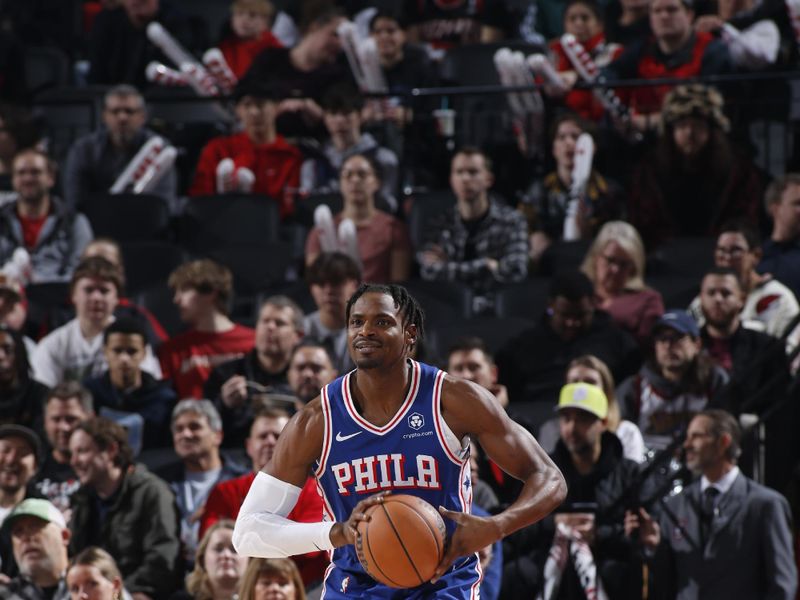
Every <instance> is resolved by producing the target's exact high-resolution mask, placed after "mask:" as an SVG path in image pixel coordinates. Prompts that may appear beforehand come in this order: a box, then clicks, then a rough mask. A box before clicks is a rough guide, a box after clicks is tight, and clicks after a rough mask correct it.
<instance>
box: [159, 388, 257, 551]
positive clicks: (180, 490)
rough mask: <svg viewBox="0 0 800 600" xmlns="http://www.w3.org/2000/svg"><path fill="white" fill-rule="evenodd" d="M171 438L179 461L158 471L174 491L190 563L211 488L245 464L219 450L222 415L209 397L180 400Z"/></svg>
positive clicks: (231, 476) (240, 472)
mask: <svg viewBox="0 0 800 600" xmlns="http://www.w3.org/2000/svg"><path fill="white" fill-rule="evenodd" d="M171 427H172V442H173V448H174V449H175V454H177V455H178V458H179V459H180V462H177V463H173V464H169V465H166V466H164V467H162V468H160V469H158V470H157V471H156V474H157V475H158V476H159V477H161V479H163V480H164V481H166V482H167V483H168V484H169V486H170V488H172V491H173V493H174V494H175V499H176V501H177V504H178V512H179V513H180V518H181V545H182V547H183V553H184V557H185V558H186V560H187V563H188V564H191V563H192V562H193V561H194V555H195V551H196V550H197V544H198V543H199V542H200V536H199V531H200V521H199V517H200V515H201V514H202V513H203V509H204V507H205V503H206V499H207V498H208V494H209V493H210V492H211V489H212V488H213V487H214V486H215V485H216V484H217V483H220V482H222V481H227V480H229V479H233V478H234V477H239V476H240V475H243V474H244V473H246V472H247V469H246V468H245V467H242V466H241V465H239V464H237V463H235V462H233V461H231V460H229V459H227V458H225V457H224V456H223V455H221V454H220V452H219V447H220V444H221V443H222V419H220V416H219V413H218V412H217V409H215V408H214V405H213V404H212V403H211V402H210V401H209V400H192V399H189V400H181V401H180V402H179V403H178V404H177V406H175V409H174V410H173V411H172V425H171Z"/></svg>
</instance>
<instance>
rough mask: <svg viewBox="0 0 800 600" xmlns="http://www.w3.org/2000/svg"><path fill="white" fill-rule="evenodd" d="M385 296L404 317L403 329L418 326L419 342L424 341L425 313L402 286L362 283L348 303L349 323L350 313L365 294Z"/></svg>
mask: <svg viewBox="0 0 800 600" xmlns="http://www.w3.org/2000/svg"><path fill="white" fill-rule="evenodd" d="M372 293H375V294H385V295H387V296H391V297H392V300H394V307H395V308H396V309H398V310H399V311H400V313H401V314H402V316H403V321H402V322H403V327H406V326H407V325H416V327H417V340H420V339H422V336H423V335H424V334H425V311H423V310H422V307H421V306H420V304H419V302H417V300H416V299H415V298H414V296H412V295H411V294H409V293H408V290H407V289H406V288H404V287H403V286H402V285H395V284H393V283H389V284H378V283H362V284H361V285H360V286H358V289H357V290H356V291H355V292H354V293H353V295H352V296H350V299H349V300H348V301H347V308H346V309H345V316H346V319H347V322H348V323H349V322H350V311H351V310H352V308H353V305H354V304H355V303H356V302H358V299H359V298H361V296H363V295H364V294H372Z"/></svg>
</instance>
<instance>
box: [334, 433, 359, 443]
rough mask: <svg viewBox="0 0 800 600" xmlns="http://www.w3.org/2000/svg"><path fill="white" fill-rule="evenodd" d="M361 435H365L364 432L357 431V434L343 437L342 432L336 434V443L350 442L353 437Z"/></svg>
mask: <svg viewBox="0 0 800 600" xmlns="http://www.w3.org/2000/svg"><path fill="white" fill-rule="evenodd" d="M361 433H363V432H362V431H356V432H355V433H351V434H350V435H342V432H341V431H340V432H338V433H337V434H336V441H337V442H344V441H346V440H349V439H350V438H352V437H356V436H357V435H359V434H361Z"/></svg>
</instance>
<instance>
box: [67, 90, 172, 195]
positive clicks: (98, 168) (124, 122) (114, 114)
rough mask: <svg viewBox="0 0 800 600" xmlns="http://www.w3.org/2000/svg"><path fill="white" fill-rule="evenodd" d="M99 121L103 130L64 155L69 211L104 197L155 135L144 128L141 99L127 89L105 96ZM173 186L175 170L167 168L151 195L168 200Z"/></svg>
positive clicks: (92, 134)
mask: <svg viewBox="0 0 800 600" xmlns="http://www.w3.org/2000/svg"><path fill="white" fill-rule="evenodd" d="M102 118H103V125H104V127H102V128H101V129H98V130H97V131H95V132H93V133H89V134H87V135H85V136H83V137H80V138H78V139H77V140H75V142H74V143H73V144H72V147H71V148H70V150H69V154H68V155H67V166H66V168H65V169H64V200H66V202H67V205H68V206H70V207H73V208H74V207H76V206H79V205H80V204H81V203H82V202H86V201H87V200H90V199H92V198H94V197H96V196H102V195H105V194H107V193H108V191H109V189H110V188H111V186H112V185H114V182H115V181H116V180H117V177H119V175H120V174H121V173H122V172H123V171H124V170H125V167H126V166H128V163H129V162H130V161H131V159H133V157H134V156H135V155H136V153H137V152H138V151H139V149H140V148H141V147H142V146H144V144H145V142H147V141H148V140H149V139H150V138H152V137H153V136H155V135H156V134H155V132H153V131H151V130H150V129H147V128H146V127H145V121H146V119H147V108H146V106H145V103H144V97H142V95H141V94H140V93H139V91H138V90H137V89H136V88H135V87H133V86H130V85H118V86H116V87H113V88H111V89H110V90H109V91H108V92H106V95H105V99H104V101H103V117H102ZM175 186H176V175H175V169H174V168H170V169H169V170H168V171H167V172H166V173H165V174H164V176H163V177H162V178H161V179H160V180H159V182H158V183H157V184H156V186H155V187H154V188H153V190H152V193H153V194H157V195H159V196H161V197H162V198H166V199H171V198H173V197H174V196H175Z"/></svg>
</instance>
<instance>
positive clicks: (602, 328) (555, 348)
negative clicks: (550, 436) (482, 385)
mask: <svg viewBox="0 0 800 600" xmlns="http://www.w3.org/2000/svg"><path fill="white" fill-rule="evenodd" d="M584 354H592V355H594V356H596V357H597V358H599V359H600V360H602V361H603V362H604V363H605V364H606V365H608V368H609V369H610V370H611V372H612V374H613V375H614V380H615V381H622V379H624V378H625V377H627V376H628V375H632V374H633V373H634V372H636V369H638V367H639V365H640V363H641V356H640V353H639V348H638V345H637V344H636V341H635V340H634V339H633V337H632V336H631V335H630V334H628V333H627V332H625V331H623V330H622V329H620V328H619V327H617V326H616V325H614V323H613V322H612V320H611V317H610V316H609V315H608V313H606V312H604V311H601V310H597V309H596V308H595V304H594V287H593V286H592V282H591V281H589V278H588V277H586V275H584V274H583V273H581V272H578V271H573V272H565V273H561V274H559V275H558V276H556V277H555V278H554V279H553V281H552V282H551V286H550V293H549V298H548V309H547V311H546V313H545V314H544V315H542V316H541V317H540V321H539V323H538V324H537V325H536V326H534V327H533V328H531V329H529V330H527V331H524V332H522V333H521V334H520V335H518V336H517V337H516V338H514V339H512V340H511V341H509V342H508V343H507V344H506V345H505V347H503V348H502V349H501V350H500V352H498V354H497V367H498V369H499V370H500V382H501V383H503V384H505V385H506V386H507V387H508V397H509V400H510V401H511V404H512V405H513V403H514V402H517V401H520V400H523V401H524V400H541V401H546V402H550V401H552V398H554V397H555V396H556V395H557V394H558V391H559V390H560V389H561V386H562V385H563V383H564V373H566V371H567V366H568V365H569V363H570V361H571V360H572V359H574V358H577V357H579V356H582V355H584Z"/></svg>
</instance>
